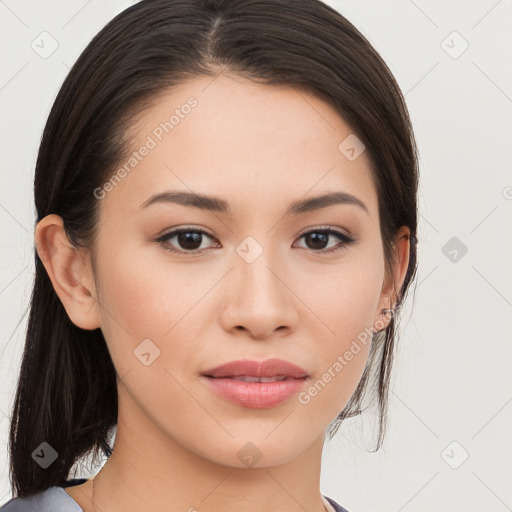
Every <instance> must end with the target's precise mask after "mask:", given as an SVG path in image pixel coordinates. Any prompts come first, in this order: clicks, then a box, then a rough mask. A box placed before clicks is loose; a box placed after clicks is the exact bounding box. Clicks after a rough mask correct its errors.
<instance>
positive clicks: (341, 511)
mask: <svg viewBox="0 0 512 512" xmlns="http://www.w3.org/2000/svg"><path fill="white" fill-rule="evenodd" d="M324 498H325V499H326V500H327V501H328V502H329V503H330V504H331V505H332V506H333V508H334V510H336V512H349V511H348V510H347V509H346V508H343V507H342V506H341V505H340V504H339V503H336V502H335V501H334V500H333V499H332V498H329V497H328V496H324ZM0 512H1V511H0Z"/></svg>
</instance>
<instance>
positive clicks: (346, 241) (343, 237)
mask: <svg viewBox="0 0 512 512" xmlns="http://www.w3.org/2000/svg"><path fill="white" fill-rule="evenodd" d="M182 233H199V234H201V235H205V236H206V237H208V238H210V239H211V240H213V239H214V238H215V237H213V236H212V235H210V234H209V233H207V232H206V231H204V230H202V229H197V228H193V227H186V228H180V229H176V230H174V231H170V232H169V233H166V234H164V235H162V236H160V237H159V238H157V239H156V240H155V242H158V243H160V244H164V242H168V241H169V240H170V239H171V238H174V237H175V236H177V235H180V234H182ZM312 233H322V234H328V235H333V236H335V237H336V238H337V239H338V240H340V245H339V246H338V247H336V248H334V249H328V250H324V249H320V250H314V249H306V250H307V251H308V252H310V253H314V254H324V253H325V254H332V253H335V252H338V251H341V250H343V249H345V248H346V247H347V246H349V245H350V244H352V243H354V242H356V239H355V238H353V237H351V236H349V235H347V234H346V233H343V232H341V231H337V230H334V229H331V228H330V227H329V228H318V229H317V228H315V229H312V230H309V231H306V232H305V233H302V235H300V237H299V238H303V237H305V236H306V235H310V234H312ZM165 249H166V250H168V251H169V252H172V253H175V254H189V255H194V254H199V253H201V250H197V249H196V250H195V251H181V250H177V249H173V248H170V247H169V246H165Z"/></svg>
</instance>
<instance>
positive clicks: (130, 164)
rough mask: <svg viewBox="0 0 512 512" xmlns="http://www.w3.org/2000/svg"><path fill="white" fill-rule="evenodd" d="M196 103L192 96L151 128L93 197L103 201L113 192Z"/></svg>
mask: <svg viewBox="0 0 512 512" xmlns="http://www.w3.org/2000/svg"><path fill="white" fill-rule="evenodd" d="M197 105H198V102H197V100H196V98H194V96H191V97H190V98H188V100H187V102H186V103H184V104H183V105H181V107H180V108H176V109H174V113H173V114H172V115H171V116H170V117H169V119H168V120H167V121H163V122H161V123H160V124H159V125H158V126H156V127H155V128H153V130H152V131H151V134H150V135H148V136H147V137H146V141H145V142H144V144H143V145H142V146H140V148H139V149H138V150H137V151H134V152H133V153H132V154H131V156H130V157H129V158H128V159H127V160H126V162H125V163H124V165H122V166H121V167H119V168H118V169H117V171H116V172H115V173H114V174H113V175H112V176H111V177H110V178H109V179H108V180H107V181H106V182H105V183H104V184H103V186H101V187H97V188H95V189H94V192H93V193H94V197H95V198H96V199H104V198H105V196H106V195H107V192H110V191H111V190H114V188H115V187H116V186H117V185H119V183H121V181H122V180H123V179H124V178H125V177H126V176H127V175H128V174H129V173H130V172H131V171H132V170H133V169H134V168H135V167H136V166H137V165H138V164H139V163H140V162H142V160H143V159H144V157H146V156H147V155H149V152H150V151H151V150H153V149H155V148H156V147H157V146H158V143H159V142H161V141H162V140H163V139H164V137H165V135H168V134H169V133H171V131H172V130H174V128H175V127H176V126H178V125H179V124H180V122H181V120H182V119H185V117H186V116H187V115H188V114H190V112H192V109H193V108H195V107H197Z"/></svg>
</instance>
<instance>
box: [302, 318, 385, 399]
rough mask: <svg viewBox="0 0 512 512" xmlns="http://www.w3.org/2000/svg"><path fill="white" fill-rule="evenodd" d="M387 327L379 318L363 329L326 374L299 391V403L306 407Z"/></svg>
mask: <svg viewBox="0 0 512 512" xmlns="http://www.w3.org/2000/svg"><path fill="white" fill-rule="evenodd" d="M387 311H388V315H390V316H391V317H392V316H393V315H394V311H393V310H391V311H390V310H387ZM386 326H387V323H386V321H385V320H383V319H382V318H379V319H378V320H377V321H376V322H375V324H374V325H373V326H372V327H365V329H364V331H362V332H360V333H359V334H358V335H357V336H356V339H354V340H352V344H351V345H350V348H349V349H348V350H346V351H345V352H344V353H343V354H342V355H341V354H340V355H338V357H337V358H336V360H335V361H334V362H333V363H332V364H331V365H330V366H329V368H328V369H327V371H326V372H324V373H323V374H322V377H321V378H319V379H317V380H316V381H315V383H314V384H311V386H309V388H308V389H306V390H304V391H301V392H300V393H299V394H298V396H297V398H298V401H299V403H301V404H302V405H307V404H309V402H311V398H313V397H315V396H317V395H318V393H320V391H322V390H323V389H324V388H325V387H326V386H327V384H329V382H331V381H332V380H333V379H334V378H335V377H336V376H337V375H338V374H339V373H340V372H341V371H342V370H343V368H345V366H347V365H348V364H349V363H350V361H352V359H354V356H356V355H357V354H359V352H361V350H362V349H363V347H366V345H368V343H370V342H371V340H372V339H373V335H374V334H375V333H376V332H379V331H380V330H382V329H383V328H385V327H386Z"/></svg>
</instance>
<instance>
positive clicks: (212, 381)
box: [202, 376, 307, 409]
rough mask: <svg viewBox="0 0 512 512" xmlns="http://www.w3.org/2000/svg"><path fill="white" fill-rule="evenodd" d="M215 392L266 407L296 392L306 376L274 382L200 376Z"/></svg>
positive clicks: (232, 398)
mask: <svg viewBox="0 0 512 512" xmlns="http://www.w3.org/2000/svg"><path fill="white" fill-rule="evenodd" d="M202 378H203V379H204V380H206V382H207V384H208V385H209V386H210V389H212V390H213V391H214V392H215V393H217V394H218V395H220V396H221V397H222V398H225V399H226V400H228V401H230V402H232V403H235V404H238V405H243V406H244V407H251V408H253V409H266V408H268V407H274V406H276V405H279V404H281V403H283V402H285V401H286V400H288V399H289V398H290V397H292V396H293V395H295V394H297V393H298V392H299V391H300V390H301V388H302V387H303V386H304V383H305V382H306V380H307V378H304V379H286V380H281V381H275V382H244V381H241V380H235V379H223V378H213V377H206V376H203V377H202Z"/></svg>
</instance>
